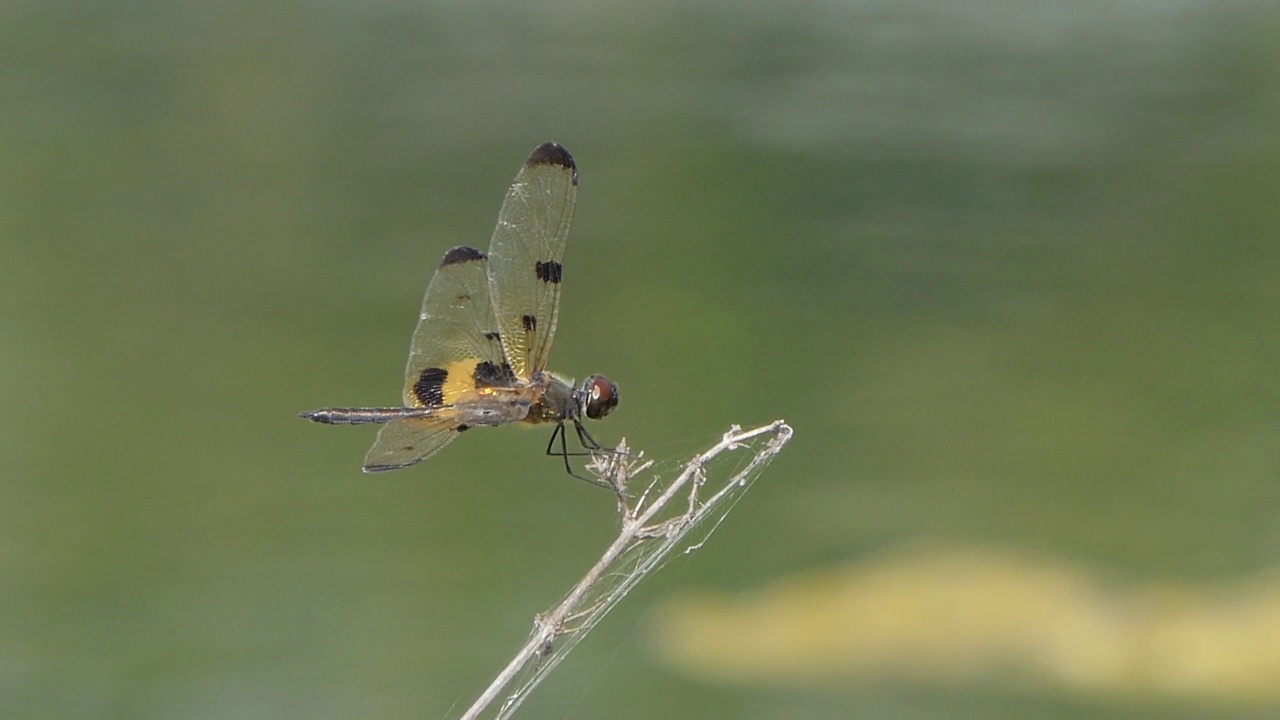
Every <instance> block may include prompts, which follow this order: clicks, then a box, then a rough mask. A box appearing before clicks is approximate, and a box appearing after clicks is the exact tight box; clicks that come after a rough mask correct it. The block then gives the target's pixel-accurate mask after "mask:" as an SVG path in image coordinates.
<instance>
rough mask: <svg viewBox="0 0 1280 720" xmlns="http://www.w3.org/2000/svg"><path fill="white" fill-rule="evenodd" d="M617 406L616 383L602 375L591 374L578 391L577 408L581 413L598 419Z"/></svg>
mask: <svg viewBox="0 0 1280 720" xmlns="http://www.w3.org/2000/svg"><path fill="white" fill-rule="evenodd" d="M616 407H618V385H617V383H615V382H614V381H612V380H610V379H609V378H607V377H605V376H603V375H592V376H591V377H589V378H587V379H586V380H585V381H583V383H582V389H581V390H579V391H578V408H579V410H581V411H582V414H583V415H586V416H587V417H589V418H591V419H592V420H599V419H601V418H603V417H604V416H605V415H608V414H609V413H611V412H613V409H614V408H616Z"/></svg>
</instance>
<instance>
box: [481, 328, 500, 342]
mask: <svg viewBox="0 0 1280 720" xmlns="http://www.w3.org/2000/svg"><path fill="white" fill-rule="evenodd" d="M484 339H485V340H490V341H493V342H502V336H501V335H499V334H498V333H496V332H493V331H492V330H490V331H489V332H487V333H485V334H484Z"/></svg>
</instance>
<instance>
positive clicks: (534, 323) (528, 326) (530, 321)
mask: <svg viewBox="0 0 1280 720" xmlns="http://www.w3.org/2000/svg"><path fill="white" fill-rule="evenodd" d="M520 322H521V323H523V324H524V329H525V330H526V331H528V332H533V331H534V330H537V329H538V318H536V317H534V316H532V315H525V316H524V317H521V318H520Z"/></svg>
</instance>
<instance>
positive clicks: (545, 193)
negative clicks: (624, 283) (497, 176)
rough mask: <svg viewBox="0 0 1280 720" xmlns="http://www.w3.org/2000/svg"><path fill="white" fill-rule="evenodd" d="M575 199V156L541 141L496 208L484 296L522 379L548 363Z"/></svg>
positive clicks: (554, 145)
mask: <svg viewBox="0 0 1280 720" xmlns="http://www.w3.org/2000/svg"><path fill="white" fill-rule="evenodd" d="M577 196H578V168H577V166H576V165H574V162H573V157H572V156H571V155H569V151H568V150H565V149H564V148H563V147H560V146H559V145H557V144H556V143H545V144H543V145H540V146H538V148H537V149H536V150H534V151H533V154H531V155H530V156H529V159H528V160H526V161H525V163H524V167H523V168H521V169H520V173H519V174H518V175H516V180H515V182H514V183H512V185H511V189H510V190H508V191H507V197H506V200H505V201H503V203H502V210H500V211H499V212H498V227H497V228H496V229H495V230H494V231H493V242H492V244H491V245H490V247H489V294H490V295H491V296H492V298H493V308H494V311H495V316H496V317H497V321H498V330H499V332H500V333H501V336H502V347H503V349H504V351H505V352H506V358H507V362H509V363H510V364H511V369H512V370H513V371H514V372H515V375H516V376H517V377H519V378H521V379H526V380H527V379H528V378H529V377H530V376H531V375H532V374H533V373H534V372H535V371H538V370H544V369H546V366H547V354H548V353H549V352H550V351H551V340H552V337H553V336H554V335H555V332H556V318H557V316H558V314H559V311H560V276H561V272H562V265H561V259H562V258H563V257H564V245H565V240H566V239H567V238H568V235H569V224H570V222H571V221H572V220H573V206H574V202H575V201H576V200H577Z"/></svg>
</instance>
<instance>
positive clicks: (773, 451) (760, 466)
mask: <svg viewBox="0 0 1280 720" xmlns="http://www.w3.org/2000/svg"><path fill="white" fill-rule="evenodd" d="M791 433H792V431H791V428H790V427H789V426H788V425H787V424H786V423H785V422H783V421H781V420H777V421H774V422H772V423H770V424H768V425H764V426H761V427H758V428H755V429H752V430H743V429H742V428H740V427H738V426H737V425H734V426H733V427H732V428H730V429H729V432H727V433H725V434H724V436H723V437H722V438H720V441H719V442H717V443H716V444H715V445H714V446H712V447H711V448H710V449H708V450H706V451H704V452H702V453H700V454H698V455H696V456H694V457H693V459H691V460H689V461H688V462H686V463H685V464H684V465H683V466H682V468H681V472H680V474H679V475H677V476H676V477H675V478H674V479H672V480H670V481H665V480H664V479H663V478H661V477H657V476H654V477H652V478H651V479H646V480H644V481H643V482H644V485H643V489H642V490H640V492H639V494H638V495H633V494H632V488H633V487H636V486H637V484H638V483H639V482H640V481H641V479H642V478H648V477H649V475H650V474H651V471H652V465H653V463H652V461H649V460H644V459H643V457H641V455H640V454H636V455H629V454H628V452H627V448H626V444H625V441H624V443H623V444H622V445H621V446H619V447H618V449H617V451H616V452H613V453H602V454H599V455H597V456H596V457H595V459H594V461H593V462H592V464H591V465H589V466H588V467H587V469H588V470H589V471H591V472H592V473H594V474H595V475H596V476H597V477H599V478H600V479H601V480H602V481H603V482H604V483H605V484H607V485H608V486H609V487H612V488H613V489H614V491H615V492H616V493H617V496H618V510H619V513H620V514H621V516H622V527H621V530H620V532H619V534H618V537H617V539H615V540H614V541H613V543H612V544H611V545H609V548H608V549H607V550H605V552H604V554H603V555H602V556H601V557H600V559H599V560H597V561H596V564H595V565H594V566H592V568H591V569H590V570H589V571H587V574H586V575H585V576H583V578H582V579H581V580H579V581H578V583H577V585H575V586H574V587H573V589H572V590H570V591H569V593H568V594H567V595H565V597H564V599H563V600H562V601H561V602H560V604H558V605H556V606H555V607H554V608H552V609H551V610H549V611H547V612H545V613H542V614H540V615H538V616H537V617H536V618H535V619H534V627H533V632H532V633H531V634H530V635H529V639H528V640H527V641H526V642H525V644H524V646H523V647H521V648H520V651H519V652H518V653H516V656H515V657H514V658H512V660H511V662H510V663H508V664H507V666H506V667H505V668H504V669H503V670H502V672H501V673H499V674H498V676H497V677H496V678H494V681H493V682H492V683H491V684H490V685H489V687H488V688H487V689H485V691H484V692H483V693H481V695H480V697H479V698H478V699H477V700H476V701H475V703H473V704H472V705H471V707H470V708H468V709H467V711H466V712H465V713H464V714H463V715H462V720H473V719H474V718H481V717H485V718H489V717H491V718H508V717H511V716H512V714H514V713H515V711H516V709H517V708H519V707H520V704H521V703H523V702H524V701H525V699H526V698H527V697H528V696H529V693H530V692H531V691H532V690H533V689H534V688H535V687H537V685H538V683H540V682H542V680H543V679H544V678H545V677H546V676H547V674H548V673H550V672H551V670H553V669H554V668H555V667H556V665H558V664H559V663H560V661H561V660H563V659H564V657H565V656H566V655H568V654H569V651H570V650H572V649H573V648H574V646H576V645H577V644H578V643H579V642H580V641H581V640H582V638H583V637H584V636H586V634H587V633H588V632H590V631H591V629H592V628H594V627H595V625H596V623H598V622H600V619H601V618H603V617H604V616H605V615H606V614H608V612H609V611H610V610H612V609H613V607H614V606H615V605H617V604H618V602H619V601H621V600H622V598H624V597H626V596H627V594H628V593H630V592H631V590H632V589H633V588H634V587H635V586H636V585H637V584H638V583H639V582H640V581H641V580H642V579H644V578H645V577H647V576H648V575H649V574H650V573H652V572H653V571H654V570H657V569H658V568H660V567H662V566H663V565H664V564H665V563H666V562H667V560H668V559H669V558H670V556H671V553H672V551H673V550H675V549H676V548H678V547H683V552H684V553H685V554H688V553H691V552H694V551H695V550H697V549H698V548H700V547H702V545H703V543H705V542H706V541H707V538H708V537H710V536H711V533H712V532H714V531H715V529H716V528H717V527H718V526H719V525H720V522H721V521H722V520H724V517H725V515H727V514H728V513H729V511H730V510H731V509H733V506H734V504H735V503H736V502H737V501H738V500H739V499H740V498H741V497H742V494H743V493H745V492H746V491H747V489H748V488H749V487H751V483H752V481H753V480H755V478H756V477H757V476H758V475H759V474H760V472H761V471H762V470H764V468H765V466H767V465H768V464H769V463H770V462H771V461H772V460H773V458H774V456H776V455H777V454H778V453H779V452H781V451H782V448H783V446H784V445H786V444H787V441H788V440H790V439H791ZM695 529H697V530H698V531H699V533H700V535H699V540H698V541H697V542H695V543H692V544H688V545H686V544H684V543H685V538H686V536H688V535H689V533H691V532H693V531H694V530H695Z"/></svg>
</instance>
